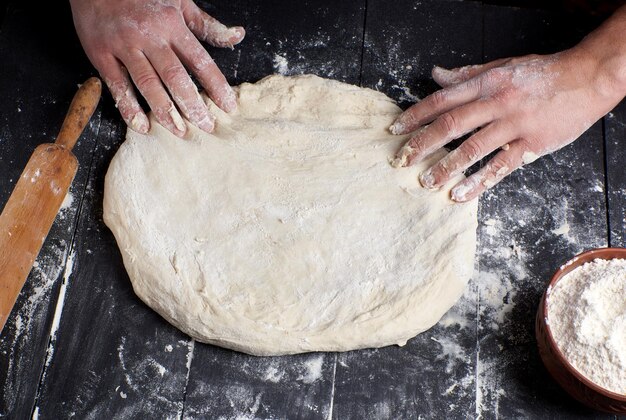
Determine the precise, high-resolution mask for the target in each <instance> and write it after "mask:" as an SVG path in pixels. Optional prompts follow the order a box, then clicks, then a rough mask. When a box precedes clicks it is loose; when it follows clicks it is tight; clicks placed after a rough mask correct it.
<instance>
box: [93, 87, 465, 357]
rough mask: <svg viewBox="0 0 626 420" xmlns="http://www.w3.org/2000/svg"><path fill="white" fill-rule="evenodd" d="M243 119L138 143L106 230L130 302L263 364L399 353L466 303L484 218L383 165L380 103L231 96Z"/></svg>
mask: <svg viewBox="0 0 626 420" xmlns="http://www.w3.org/2000/svg"><path fill="white" fill-rule="evenodd" d="M236 90H237V94H238V96H239V110H238V111H236V112H234V113H232V114H225V113H223V112H222V111H220V110H219V109H217V108H216V107H215V106H214V105H213V104H212V103H210V101H208V100H207V99H206V98H205V101H206V102H207V103H208V104H209V106H210V107H211V110H212V112H213V113H214V114H215V115H216V117H217V121H216V129H215V132H214V133H213V134H206V133H203V132H201V131H200V130H198V129H196V128H194V127H191V126H190V127H189V130H188V134H187V137H186V138H185V139H179V138H176V137H174V136H173V135H172V134H170V133H169V132H168V131H166V130H165V129H164V128H162V127H161V126H159V125H158V124H156V123H155V122H154V121H152V122H153V124H152V127H153V128H152V130H151V132H150V133H149V134H147V135H141V134H138V133H136V132H133V131H131V130H129V131H128V133H127V138H126V142H125V143H124V144H123V145H122V146H121V147H120V149H119V151H118V152H117V154H116V155H115V158H114V159H113V161H112V162H111V166H110V168H109V171H108V173H107V176H106V183H105V195H104V220H105V222H106V224H107V225H108V226H109V227H110V228H111V230H112V231H113V233H114V235H115V238H116V239H117V243H118V244H119V247H120V249H121V252H122V256H123V258H124V265H125V266H126V269H127V271H128V274H129V276H130V279H131V281H132V283H133V287H134V289H135V292H136V293H137V295H138V296H139V297H140V298H141V299H142V300H143V301H144V302H145V303H146V304H148V305H149V306H150V307H152V308H153V309H154V310H155V311H157V312H158V313H159V314H161V315H162V316H163V317H164V318H165V319H167V320H168V321H169V322H171V323H172V324H174V325H175V326H176V327H178V328H180V329H181V330H182V331H184V332H185V333H187V334H189V335H190V336H192V337H194V338H195V339H197V340H199V341H202V342H206V343H212V344H216V345H219V346H223V347H227V348H231V349H235V350H240V351H244V352H246V353H251V354H256V355H279V354H290V353H300V352H308V351H341V350H351V349H358V348H364V347H381V346H386V345H390V344H399V345H403V344H404V343H406V341H407V340H408V339H409V338H411V337H414V336H415V335H417V334H418V333H420V332H422V331H424V330H426V329H428V328H430V327H431V326H432V325H434V324H435V323H436V322H437V321H438V320H439V319H440V318H441V316H442V315H443V314H444V313H445V312H446V311H447V310H448V309H449V308H450V307H451V306H452V305H453V304H454V303H455V302H456V301H457V300H458V299H459V297H460V296H461V294H462V292H463V290H464V287H465V285H466V284H467V281H468V279H469V278H470V277H471V275H472V272H473V266H474V252H475V244H476V226H477V218H476V211H477V202H476V201H474V202H470V203H468V204H454V203H453V202H451V201H450V200H449V198H448V197H449V187H450V186H451V185H453V184H454V183H455V182H458V180H459V179H458V178H457V179H456V180H455V181H454V183H452V182H451V183H450V185H449V186H448V187H447V188H443V189H442V190H441V191H435V192H433V191H428V190H425V189H423V188H421V187H420V186H419V182H418V180H417V177H418V174H419V173H420V172H421V171H423V170H424V169H425V168H427V167H428V166H429V165H431V164H433V163H434V162H435V161H437V160H438V159H439V158H441V157H442V156H443V154H444V153H445V151H444V150H440V151H439V152H438V153H435V155H434V156H432V157H431V158H429V159H428V160H426V161H425V162H422V163H420V164H418V165H416V166H413V167H410V168H401V169H395V168H393V167H392V166H391V165H390V163H389V159H390V158H392V157H393V155H394V154H395V152H396V151H397V150H398V149H399V148H400V147H401V146H402V145H403V144H404V142H405V141H406V140H407V136H394V135H391V134H390V133H389V131H388V127H389V125H390V124H391V123H392V122H393V121H394V119H395V117H396V116H397V115H398V114H399V113H400V112H401V111H400V109H399V108H398V107H397V106H396V105H395V104H394V103H393V101H392V100H391V99H389V98H388V97H386V96H385V95H384V94H382V93H379V92H376V91H373V90H370V89H364V88H360V87H357V86H352V85H348V84H344V83H340V82H337V81H333V80H327V79H322V78H319V77H316V76H309V75H307V76H298V77H283V76H270V77H267V78H265V79H263V80H261V81H260V82H258V83H255V84H243V85H241V86H239V87H238V88H236Z"/></svg>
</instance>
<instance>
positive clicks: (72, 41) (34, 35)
mask: <svg viewBox="0 0 626 420" xmlns="http://www.w3.org/2000/svg"><path fill="white" fill-rule="evenodd" d="M47 6H48V7H46V4H42V5H39V6H38V7H31V6H30V5H29V4H28V3H24V2H11V3H10V4H9V6H8V12H7V15H6V18H5V20H4V22H3V24H2V27H1V28H0V57H2V65H1V66H0V72H1V73H2V74H0V93H1V94H2V98H3V100H2V101H0V203H2V205H4V204H5V203H6V201H7V200H8V197H9V194H10V193H11V191H12V190H13V188H14V187H15V184H16V182H17V179H18V178H19V175H20V173H21V171H22V169H24V167H25V165H26V163H27V161H28V159H29V157H30V155H31V153H32V151H33V150H34V149H35V147H37V146H38V145H39V144H41V143H44V142H52V141H54V139H55V136H56V134H57V133H58V130H59V128H60V126H61V122H62V121H63V117H64V116H65V114H66V113H67V109H68V106H69V104H70V101H71V99H72V96H73V95H74V93H75V92H76V87H77V84H78V83H81V82H82V81H84V80H85V79H86V78H87V76H88V74H89V72H92V71H93V70H92V69H91V67H90V66H89V65H88V63H87V62H86V60H84V59H83V60H81V57H82V56H81V54H82V52H81V48H80V45H79V44H78V40H77V39H76V38H75V35H74V34H73V29H72V27H71V25H72V22H71V16H70V15H69V14H67V13H68V12H69V7H68V6H67V5H66V4H65V3H64V4H62V5H59V4H49V5H47ZM2 7H4V5H3V6H2ZM56 25H58V26H56ZM26 28H31V29H30V30H26ZM42 69H45V71H42ZM98 124H99V116H98V115H96V116H95V117H94V119H92V121H91V122H90V124H89V126H88V128H87V130H86V132H85V133H84V134H83V136H82V137H81V139H80V141H79V143H78V144H77V146H76V147H75V148H74V154H75V155H76V157H77V158H78V161H79V162H80V164H81V168H79V170H78V173H77V175H76V177H75V179H74V182H73V184H72V187H71V188H70V199H69V200H67V201H66V202H65V205H64V207H63V208H62V209H61V212H60V213H59V216H58V217H57V219H56V221H55V223H54V225H53V226H52V229H51V231H50V233H49V235H48V238H47V239H46V242H45V243H44V245H43V247H42V250H41V252H40V254H39V257H38V258H37V260H36V262H35V266H34V268H33V270H32V272H31V274H30V276H29V278H28V279H27V281H26V284H25V286H24V288H23V289H22V293H21V294H20V297H19V299H18V301H17V302H16V304H15V307H14V309H13V311H12V313H11V316H10V317H9V320H8V321H7V326H6V327H5V328H4V330H3V332H2V336H1V337H0V417H2V416H7V417H9V418H30V416H31V413H32V410H33V406H34V402H35V398H36V393H37V388H38V385H39V380H40V377H41V372H42V369H43V366H44V363H45V358H46V352H47V349H48V342H49V338H50V335H49V332H50V328H51V324H52V321H53V317H54V311H55V305H56V299H57V296H58V292H59V288H60V283H61V279H62V276H63V271H64V266H65V263H66V260H67V256H68V251H69V243H70V241H71V238H72V236H73V234H74V229H75V226H76V220H75V216H76V213H77V210H78V207H79V205H80V203H81V197H82V195H83V190H84V188H85V183H86V179H87V173H88V171H89V164H90V162H91V155H92V153H93V146H94V144H95V132H96V131H97V127H98Z"/></svg>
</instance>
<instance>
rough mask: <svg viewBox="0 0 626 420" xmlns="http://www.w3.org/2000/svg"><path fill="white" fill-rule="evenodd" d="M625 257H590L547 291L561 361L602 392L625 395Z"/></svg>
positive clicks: (551, 324) (550, 321)
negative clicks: (569, 364)
mask: <svg viewBox="0 0 626 420" xmlns="http://www.w3.org/2000/svg"><path fill="white" fill-rule="evenodd" d="M624 296H626V259H613V260H601V259H596V260H594V261H592V262H589V263H586V264H584V265H582V266H581V267H578V268H576V269H575V270H573V271H571V272H570V273H568V274H567V275H565V276H564V277H563V278H562V279H561V280H559V282H558V283H556V285H555V286H554V288H553V289H552V290H551V291H549V293H548V323H549V326H550V329H551V331H552V335H553V336H554V339H555V341H556V343H557V345H558V346H559V349H560V350H561V351H562V352H563V354H564V355H565V357H566V358H567V360H568V361H569V362H570V363H571V364H572V366H574V368H576V369H577V370H578V371H579V372H580V373H581V374H583V375H584V376H585V377H586V378H588V379H589V380H591V381H592V382H594V383H596V384H598V385H599V386H601V387H602V388H605V389H608V390H610V391H612V392H615V393H618V394H624V395H626V374H625V372H626V299H624Z"/></svg>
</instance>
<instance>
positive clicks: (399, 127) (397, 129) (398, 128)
mask: <svg viewBox="0 0 626 420" xmlns="http://www.w3.org/2000/svg"><path fill="white" fill-rule="evenodd" d="M389 132H391V134H395V135H398V134H404V124H402V123H401V122H398V121H396V122H395V123H393V124H392V125H391V126H390V127H389Z"/></svg>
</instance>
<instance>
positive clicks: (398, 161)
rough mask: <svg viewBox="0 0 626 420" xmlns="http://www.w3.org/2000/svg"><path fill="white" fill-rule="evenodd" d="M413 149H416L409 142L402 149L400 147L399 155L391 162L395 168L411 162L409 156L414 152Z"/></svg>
mask: <svg viewBox="0 0 626 420" xmlns="http://www.w3.org/2000/svg"><path fill="white" fill-rule="evenodd" d="M413 150H414V149H413V148H412V147H411V146H409V145H408V144H405V145H404V146H402V149H400V152H399V153H398V156H397V157H396V158H395V159H394V160H393V161H392V162H391V166H393V167H394V168H400V167H402V166H406V165H407V164H408V162H409V156H411V154H413Z"/></svg>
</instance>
